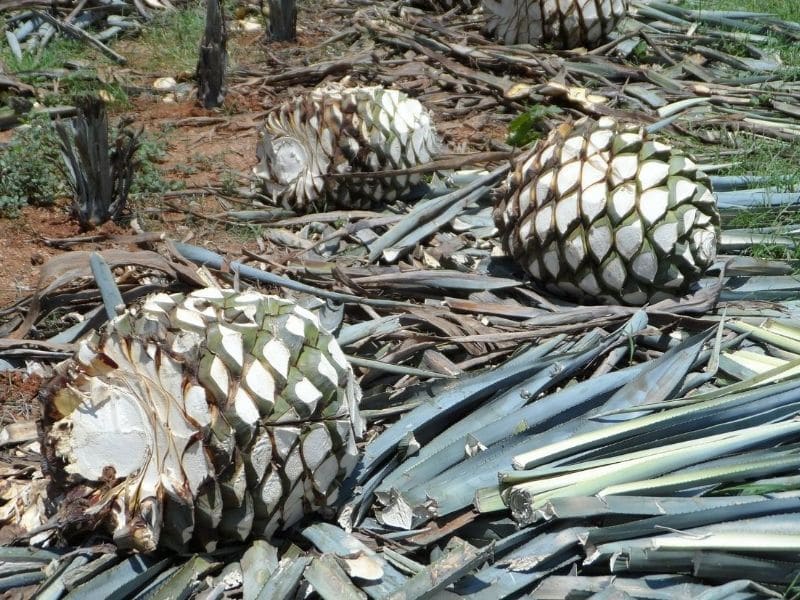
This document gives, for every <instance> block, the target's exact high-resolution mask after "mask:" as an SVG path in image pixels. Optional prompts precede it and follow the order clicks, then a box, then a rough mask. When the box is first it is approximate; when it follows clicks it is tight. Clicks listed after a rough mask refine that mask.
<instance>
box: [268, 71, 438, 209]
mask: <svg viewBox="0 0 800 600" xmlns="http://www.w3.org/2000/svg"><path fill="white" fill-rule="evenodd" d="M439 150H440V142H439V139H438V137H437V135H436V130H435V128H434V126H433V122H432V120H431V117H430V114H429V113H428V111H427V110H426V109H425V107H424V106H422V104H420V103H419V102H418V101H417V100H414V99H412V98H409V97H408V96H406V95H405V94H404V93H403V92H399V91H396V90H387V89H384V88H381V87H361V88H346V87H343V86H341V85H330V86H326V87H322V88H318V89H316V90H314V91H312V92H311V93H309V94H307V95H305V96H299V97H297V98H295V99H294V100H292V101H290V102H287V103H286V104H284V105H283V106H281V107H280V108H279V109H278V110H277V111H275V112H273V113H272V114H270V115H269V117H268V118H267V122H266V124H265V125H264V129H263V131H262V132H261V140H260V141H259V144H258V148H257V152H256V154H257V157H258V160H259V163H258V165H257V166H256V167H255V168H254V169H253V172H254V174H255V176H256V177H257V179H258V181H259V184H260V185H261V187H262V188H263V190H264V192H265V193H266V194H267V195H268V196H270V197H271V198H273V199H274V200H275V201H276V202H279V203H280V204H282V205H283V206H285V207H286V208H291V209H294V210H296V211H298V212H313V211H315V210H324V209H325V208H332V207H337V208H343V209H354V208H369V207H371V206H380V205H381V204H383V203H386V202H391V201H393V200H395V199H398V198H409V197H418V196H420V195H421V193H422V192H423V191H424V186H421V185H420V183H421V181H422V177H421V175H419V174H402V175H392V176H380V177H370V178H352V179H351V178H346V177H334V175H344V174H348V173H369V172H376V171H391V170H401V169H407V168H409V167H415V166H418V165H424V164H425V163H428V162H430V161H431V160H432V158H433V157H434V156H435V155H436V154H437V153H438V152H439Z"/></svg>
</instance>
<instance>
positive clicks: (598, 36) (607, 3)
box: [483, 0, 628, 49]
mask: <svg viewBox="0 0 800 600" xmlns="http://www.w3.org/2000/svg"><path fill="white" fill-rule="evenodd" d="M627 4H628V0H483V7H484V10H485V11H486V13H487V14H488V15H489V21H488V23H487V25H486V27H487V30H488V32H489V33H490V34H491V35H493V36H494V37H496V38H498V39H500V40H501V41H502V42H503V43H505V44H552V45H553V46H555V47H556V48H566V49H569V48H577V47H579V46H586V47H592V46H596V45H597V44H598V43H600V42H602V41H603V40H605V39H606V38H607V37H608V34H609V33H611V32H612V31H613V30H614V28H615V27H616V26H617V23H618V22H619V20H620V19H621V18H622V17H623V16H625V13H626V12H627Z"/></svg>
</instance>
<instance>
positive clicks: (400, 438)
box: [0, 245, 800, 599]
mask: <svg viewBox="0 0 800 600" xmlns="http://www.w3.org/2000/svg"><path fill="white" fill-rule="evenodd" d="M175 249H176V250H178V251H180V252H181V253H182V254H183V255H184V256H187V257H189V258H192V259H193V260H197V261H198V262H204V263H206V264H213V261H210V260H209V259H210V258H212V257H211V256H209V255H208V254H207V253H206V254H204V253H203V252H201V251H199V249H192V248H191V247H188V246H183V245H176V246H175ZM117 258H118V260H119V257H117ZM129 260H131V259H129ZM151 264H152V265H154V266H155V265H156V262H155V261H153V262H152V263H151ZM169 264H170V262H169V261H168V260H164V262H163V264H160V265H158V266H159V267H160V268H161V270H162V272H167V270H168V265H169ZM220 266H221V265H220ZM233 270H234V271H235V272H238V275H239V277H241V278H243V279H246V278H247V277H250V276H253V275H255V274H258V273H260V274H261V276H260V277H261V278H264V279H267V280H269V281H270V282H271V283H272V284H279V285H286V286H287V287H288V288H290V289H291V288H294V289H301V288H303V284H299V283H297V282H291V281H290V280H285V279H283V278H280V277H279V276H275V275H272V274H269V273H266V272H264V271H260V270H257V269H251V270H246V269H244V266H243V265H241V266H239V267H236V266H233ZM207 276H208V274H206V277H207ZM165 283H166V282H165ZM103 287H105V286H101V289H102V288H103ZM307 291H315V290H314V288H310V289H308V290H307ZM316 292H318V293H319V295H323V296H325V295H328V296H329V297H338V298H339V299H342V300H345V301H347V302H349V303H350V304H348V305H347V309H346V311H345V312H346V314H347V319H348V320H349V321H350V323H349V324H348V325H347V326H345V327H343V328H342V329H341V330H340V331H339V333H338V339H339V343H340V345H341V346H342V347H343V348H345V351H348V349H350V351H352V350H353V349H355V348H361V351H362V352H364V350H365V349H367V348H370V347H371V344H372V343H373V342H374V341H376V340H381V339H383V340H384V342H383V343H386V342H389V341H390V340H392V336H393V335H395V334H396V333H397V328H398V324H399V323H400V322H401V321H402V320H405V319H407V318H408V316H410V315H411V314H413V313H411V312H409V313H406V312H405V311H407V310H410V309H409V306H408V305H407V304H406V303H401V302H396V301H392V300H388V299H385V300H376V301H370V300H366V299H364V300H363V301H361V300H360V299H359V298H358V297H355V296H351V295H348V294H343V293H339V292H331V291H328V290H324V289H318V290H316ZM337 294H338V296H337ZM453 301H454V302H455V299H453ZM367 303H371V304H372V306H373V308H372V309H371V310H378V311H381V312H383V313H384V314H383V315H380V314H378V315H375V316H374V318H373V319H372V320H367V321H364V320H363V317H359V316H358V315H359V314H363V313H362V309H363V307H366V306H367ZM359 304H360V306H359ZM113 305H114V304H113V302H112V306H113ZM351 308H352V310H351ZM447 310H450V309H447ZM729 310H730V312H731V314H733V313H734V311H736V312H737V316H736V317H735V318H734V317H730V318H728V319H725V320H720V317H719V316H715V315H714V314H709V315H708V316H706V317H703V318H694V319H685V320H682V321H681V319H680V317H673V318H672V321H671V322H672V323H673V324H676V323H679V322H682V323H683V325H684V328H678V329H675V330H674V334H673V335H667V334H661V333H659V332H658V330H656V329H654V328H652V327H651V326H650V325H649V324H648V318H647V314H646V313H645V312H643V311H638V312H637V311H634V310H631V311H629V312H628V313H627V314H628V315H629V316H630V318H629V319H628V321H627V322H626V323H625V325H624V326H623V327H621V328H618V329H616V330H610V329H609V330H608V331H603V330H602V329H587V330H586V331H587V332H586V333H584V334H582V335H578V336H574V335H566V334H564V333H562V334H553V335H550V336H544V335H541V334H540V335H538V336H537V337H538V341H537V343H536V344H535V345H531V346H527V347H521V348H519V350H518V351H517V352H516V353H515V354H514V355H513V356H511V357H510V358H509V359H507V360H505V361H504V362H503V363H502V364H500V365H499V366H497V367H496V368H494V369H488V370H475V369H472V368H470V367H469V366H468V364H469V359H468V360H467V361H465V362H464V363H463V367H462V371H461V376H460V377H459V378H458V379H456V380H452V381H450V380H444V381H439V382H433V383H430V382H422V381H420V380H419V379H415V377H416V378H419V377H425V372H424V371H422V370H419V369H418V370H416V371H415V370H413V369H412V368H411V366H408V367H405V366H402V365H399V364H398V365H393V367H394V368H396V369H397V370H398V373H397V375H394V376H393V378H392V379H389V380H384V382H383V385H381V384H379V383H378V382H379V381H380V380H376V379H375V376H374V374H371V375H368V377H366V378H362V381H363V382H364V383H365V384H366V385H365V390H368V392H367V393H368V396H367V398H365V401H364V403H363V404H362V408H366V410H364V414H365V415H366V416H367V418H368V420H369V421H370V422H371V423H372V425H373V430H375V431H379V430H380V428H381V427H385V430H384V431H383V433H382V434H380V435H379V436H377V437H376V438H375V439H373V440H372V441H371V442H369V443H368V444H367V445H366V447H365V451H364V455H363V458H362V460H361V462H360V464H359V465H358V466H357V469H356V471H355V474H354V477H353V478H352V480H351V482H350V485H349V486H346V487H345V490H347V489H351V490H352V491H351V492H344V493H343V494H341V495H340V498H339V500H340V509H341V510H340V523H341V525H342V526H343V527H340V526H337V525H333V524H326V523H320V522H317V523H314V524H311V525H308V526H305V527H303V528H300V529H298V530H296V532H297V533H299V536H297V535H296V534H293V533H292V532H291V531H290V532H287V533H285V534H282V536H281V537H280V538H279V539H277V540H275V543H276V544H277V546H272V545H270V544H268V543H266V542H255V543H253V544H247V545H241V544H234V545H231V546H223V547H220V548H218V549H217V551H216V553H214V554H213V555H197V556H195V557H193V558H191V559H190V560H188V561H186V560H185V559H182V558H179V557H177V556H175V555H172V554H164V553H158V552H157V553H154V554H150V555H138V554H134V555H131V556H126V555H121V554H118V553H116V552H113V551H112V549H111V548H110V547H109V546H108V545H102V544H101V545H96V543H95V544H91V543H90V544H88V545H84V546H82V547H80V548H75V549H65V550H59V549H58V548H57V547H53V548H48V549H46V550H44V549H43V550H35V549H31V550H28V549H25V548H4V549H2V550H0V556H2V557H4V560H5V561H6V562H7V563H8V564H9V566H8V569H7V570H6V572H5V575H3V576H1V577H0V587H3V588H5V589H8V588H12V587H13V588H16V587H19V586H26V585H27V586H34V585H39V586H41V587H39V588H38V589H39V592H40V593H41V594H44V596H43V597H49V598H59V597H62V596H64V595H66V597H71V598H80V597H109V596H112V595H121V594H125V595H127V596H128V597H135V598H166V597H176V596H179V597H195V596H196V597H217V598H218V597H230V596H233V595H236V594H241V593H242V592H243V591H244V594H245V597H248V598H251V597H252V598H255V597H261V598H272V597H288V596H290V595H292V594H296V593H304V591H308V590H310V589H313V590H314V591H315V592H316V593H317V594H319V595H320V596H321V597H324V598H342V597H352V598H360V597H364V595H367V596H369V597H371V598H388V597H405V598H418V597H423V596H424V595H425V594H428V593H430V592H431V591H432V590H444V589H450V590H451V591H452V592H453V593H456V594H458V595H460V596H464V597H471V598H487V599H488V598H502V597H507V596H510V595H514V594H518V593H520V592H523V591H525V590H530V589H532V588H534V587H535V588H536V591H535V592H534V597H541V598H556V597H558V598H569V597H585V595H586V594H587V592H592V593H594V592H600V591H601V590H604V589H605V590H608V591H607V593H610V591H612V590H622V591H625V592H626V593H627V594H628V595H629V596H631V597H633V598H654V597H655V598H658V597H662V598H683V597H685V598H694V597H698V596H699V595H700V594H701V593H706V594H708V596H707V597H720V598H768V597H775V595H776V592H775V590H783V589H784V588H785V587H786V586H787V585H789V584H791V582H792V580H793V578H794V576H795V574H796V572H797V571H798V569H800V562H798V560H797V556H798V553H797V551H798V544H797V540H798V539H800V535H798V534H799V533H800V532H797V531H796V528H797V526H796V524H795V522H796V521H797V518H796V517H797V515H796V514H795V513H796V512H800V501H799V500H798V483H800V481H798V478H797V477H796V476H795V475H794V474H795V473H796V472H797V467H798V461H799V460H800V459H798V455H797V452H796V450H797V449H796V444H795V443H793V442H794V440H796V439H797V435H798V433H797V432H798V429H799V428H800V425H798V423H797V422H796V421H795V420H794V414H795V413H796V412H797V408H798V398H800V380H798V379H797V378H796V377H794V375H795V373H796V372H797V370H798V369H800V353H798V350H800V321H797V320H795V319H794V318H793V317H792V315H791V313H789V312H785V313H784V317H785V318H783V319H781V320H775V321H772V322H769V323H766V324H765V323H764V319H763V318H762V317H761V316H760V312H759V311H760V310H763V309H747V308H737V307H735V306H731V307H730V309H729ZM420 314H424V313H420ZM776 314H779V313H776ZM453 316H455V315H453ZM554 316H555V315H554ZM658 317H659V315H658V313H654V314H653V315H652V318H654V319H655V318H658ZM662 317H663V315H662ZM524 327H525V325H524V322H520V323H518V324H517V329H518V330H520V331H524ZM584 327H585V326H584ZM606 327H608V323H607V324H606ZM685 328H688V330H692V329H695V330H697V329H700V330H701V333H698V334H696V335H693V336H689V337H687V335H686V334H685V333H681V332H682V331H686V329H685ZM702 330H706V331H702ZM423 339H425V338H423ZM429 339H430V338H429ZM451 339H456V338H451ZM478 339H480V337H475V338H473V343H475V340H478ZM436 345H437V344H434V346H433V347H436ZM448 345H452V342H450V340H449V339H448V338H447V337H443V338H442V339H441V340H440V341H439V343H438V346H439V347H441V348H442V349H444V348H445V347H446V346H448ZM390 348H392V350H393V351H394V352H395V353H396V356H401V355H402V353H403V352H404V347H403V345H402V344H401V345H400V346H391V345H390ZM430 348H431V345H430V343H428V344H427V345H422V344H412V345H411V346H408V345H406V346H405V352H408V353H410V355H411V356H415V357H416V358H417V359H418V360H420V362H419V363H418V364H420V365H424V364H425V363H424V362H423V361H422V359H423V356H424V350H425V349H430ZM500 356H503V353H501V354H500ZM355 364H359V363H358V362H357V361H356V362H355ZM477 364H479V365H480V364H482V363H480V362H478V363H477ZM369 366H370V368H388V367H389V366H386V367H383V366H381V365H380V364H375V361H372V363H370V364H369ZM432 374H433V373H428V375H429V376H430V375H432ZM396 378H400V379H401V380H402V379H403V378H405V381H406V383H405V384H403V385H400V386H397V388H396V389H395V390H392V388H391V387H387V386H386V384H387V383H390V382H392V381H394V382H395V383H397V382H398V380H397V379H396ZM369 381H372V382H374V384H370V383H368V382H369ZM415 381H417V382H416V383H415ZM387 390H388V393H387ZM398 413H405V414H404V415H403V416H402V417H401V418H400V419H399V420H398V421H397V422H393V420H394V416H393V415H396V414H398ZM376 427H377V428H376ZM23 456H27V455H25V454H22V455H20V458H16V457H14V455H8V460H9V461H10V462H11V464H14V463H15V461H17V462H19V461H21V460H23V459H22V457H23ZM24 460H26V461H27V460H29V459H27V458H25V459H24ZM28 464H29V463H28ZM26 468H27V469H28V470H27V471H26V470H25V469H26ZM14 473H16V474H15V475H14V476H13V478H11V479H7V481H8V482H9V484H10V482H12V481H13V482H14V485H13V486H10V487H9V492H8V494H5V495H4V496H3V497H4V499H5V501H6V504H5V506H4V516H5V518H6V519H8V520H10V521H13V517H14V514H15V511H14V508H15V507H19V506H20V504H19V503H20V502H24V501H25V497H24V496H21V495H20V493H19V489H20V488H19V485H20V481H21V480H24V479H25V478H26V473H27V476H28V477H29V476H30V473H31V471H30V467H29V466H27V467H25V466H23V464H20V467H19V468H17V469H16V470H15V471H14ZM498 475H499V478H498ZM353 484H356V485H355V487H353ZM376 501H377V502H376ZM75 516H78V515H77V514H76V515H75ZM509 516H510V517H512V518H509ZM8 522H9V521H7V523H8ZM349 529H352V533H348V532H347V530H349ZM4 533H5V534H6V535H7V536H9V535H11V536H15V535H20V534H21V533H22V531H21V530H18V529H16V530H15V529H13V528H9V527H6V528H5V530H4ZM30 533H36V532H35V531H34V532H30ZM44 533H47V530H46V529H45V530H43V531H42V532H41V533H38V534H36V539H44V538H45V537H50V536H49V535H48V536H45V535H42V534H44ZM754 533H757V534H758V535H757V536H755V535H754ZM756 537H757V539H756ZM100 539H102V538H100ZM95 541H100V540H98V539H96V540H95ZM571 568H576V569H577V575H576V574H574V573H573V574H572V575H569V573H570V569H571ZM554 573H555V575H553V574H554ZM611 574H613V575H618V574H619V575H621V577H617V578H614V579H609V578H608V575H611ZM648 574H656V575H655V576H650V575H648ZM715 586H717V587H715ZM653 588H657V589H658V593H659V594H661V595H660V596H659V595H653V594H654V592H653ZM28 589H29V590H30V591H32V590H33V589H34V588H32V587H31V588H28Z"/></svg>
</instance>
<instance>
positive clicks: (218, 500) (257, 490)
mask: <svg viewBox="0 0 800 600" xmlns="http://www.w3.org/2000/svg"><path fill="white" fill-rule="evenodd" d="M43 397H44V415H45V416H44V418H43V438H42V451H43V454H44V461H45V467H46V472H47V474H48V475H49V476H50V478H51V480H52V486H51V488H52V489H51V500H53V501H54V503H55V504H56V505H57V506H59V513H60V515H61V516H62V517H64V516H68V519H69V520H71V521H73V522H74V521H75V519H77V522H76V523H77V524H75V525H74V528H75V529H78V530H79V531H81V530H82V531H88V530H93V529H95V528H97V527H105V528H106V529H108V530H109V531H110V532H111V533H112V534H113V536H114V540H115V542H116V543H117V544H118V545H119V546H121V547H127V548H135V549H137V550H139V551H152V550H154V549H155V548H157V547H168V548H171V549H175V550H185V549H192V548H199V549H205V550H211V549H213V548H214V547H215V546H216V545H217V543H220V544H222V543H225V542H239V541H242V540H244V539H246V538H247V537H248V536H250V535H251V534H254V535H259V536H267V537H268V536H270V535H272V534H273V533H274V532H275V531H277V530H279V529H282V528H285V527H288V526H290V525H292V524H293V523H295V522H297V521H298V520H299V519H300V518H301V517H302V516H303V515H304V514H306V513H309V512H312V511H316V510H320V509H325V508H326V507H329V506H330V505H331V504H332V503H333V502H334V500H335V499H336V497H337V493H338V489H339V485H340V483H341V481H342V480H343V478H344V477H346V476H347V474H348V473H349V472H350V471H351V469H352V467H353V466H354V464H355V462H356V458H357V452H356V438H357V437H358V436H360V434H361V428H362V425H361V420H360V417H359V414H358V402H359V399H360V390H359V388H358V386H357V384H356V382H355V379H354V376H353V372H352V369H351V368H350V366H349V365H348V363H347V361H346V359H345V356H344V354H343V353H342V351H341V349H340V348H339V346H338V344H337V342H336V340H335V338H334V337H333V336H332V335H331V334H329V333H328V332H326V331H324V330H323V329H321V327H320V324H319V321H318V319H317V317H316V315H314V314H313V313H311V312H309V311H307V310H306V309H304V308H302V307H300V306H297V305H296V304H294V303H293V302H290V301H288V300H283V299H280V298H277V297H274V296H265V295H263V294H260V293H257V292H244V293H234V292H233V291H231V290H219V289H215V288H207V289H202V290H198V291H195V292H192V293H191V294H188V295H186V296H184V295H181V294H174V295H166V294H156V295H154V296H150V297H148V298H147V299H146V300H145V301H144V303H143V304H142V305H141V306H140V307H138V308H135V309H131V310H129V311H127V312H126V313H124V314H123V315H121V316H120V317H118V318H116V319H114V320H113V321H112V322H111V323H110V324H109V325H108V326H107V327H106V328H105V330H104V331H103V332H101V333H98V334H95V335H93V336H92V337H91V338H90V339H88V340H86V341H84V342H82V343H81V344H80V347H79V350H78V352H77V353H76V356H75V358H74V359H72V360H69V361H67V362H65V363H62V364H61V365H60V366H59V367H58V372H57V375H56V376H55V377H54V379H53V381H52V382H51V383H50V384H49V386H48V388H47V389H46V391H45V392H43ZM65 520H66V519H65Z"/></svg>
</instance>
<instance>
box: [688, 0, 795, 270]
mask: <svg viewBox="0 0 800 600" xmlns="http://www.w3.org/2000/svg"><path fill="white" fill-rule="evenodd" d="M682 4H683V5H684V6H687V7H690V8H694V9H699V10H709V11H712V10H713V11H745V12H754V13H770V14H774V15H775V16H776V17H778V18H780V19H783V20H785V21H791V22H800V0H684V1H683V2H682ZM703 28H704V26H700V27H699V31H702V30H703ZM754 45H756V46H758V47H759V48H760V49H763V50H766V51H768V52H770V53H772V54H777V55H778V56H779V57H780V59H781V60H782V62H783V64H784V65H785V67H784V69H783V72H782V77H783V78H784V79H786V80H788V81H792V80H795V81H796V80H799V79H800V43H798V42H797V41H792V40H790V39H787V38H784V37H780V36H777V35H773V36H770V39H769V41H768V42H767V43H766V44H764V43H761V42H759V43H758V44H754ZM724 50H725V51H726V52H729V53H730V54H733V55H741V56H748V55H749V53H748V51H747V48H746V47H745V45H744V44H742V43H739V42H730V43H728V44H726V46H725V48H724ZM770 100H771V98H770V94H769V93H765V94H764V95H763V96H762V97H754V99H753V102H754V106H757V105H759V103H766V104H767V105H768V104H769V102H770ZM726 138H727V140H726V142H725V143H724V144H707V145H702V144H700V143H698V142H696V141H694V140H687V139H681V140H678V141H677V142H676V143H679V144H681V145H682V146H683V147H686V148H687V149H689V150H690V151H692V152H693V153H694V154H695V155H696V156H697V158H698V159H699V160H700V161H701V162H703V163H706V164H710V163H714V164H720V163H732V164H731V166H730V167H727V168H725V169H723V170H721V171H718V172H717V173H716V174H719V175H759V176H762V177H767V178H768V182H767V185H772V186H775V187H776V188H777V189H778V190H781V191H783V190H788V189H792V188H794V189H797V188H798V187H800V144H797V143H792V142H783V141H776V140H770V139H766V138H763V137H759V136H755V135H752V134H750V133H747V132H739V133H737V134H735V135H734V136H726ZM797 223H800V212H798V211H795V210H786V209H772V208H764V209H754V210H747V211H740V212H738V213H737V214H736V215H735V216H734V217H733V218H732V219H730V221H729V222H728V223H726V225H729V226H731V227H741V228H747V227H774V226H781V225H795V224H797ZM746 253H747V254H750V255H752V256H755V257H760V258H776V259H799V258H800V250H791V249H786V248H783V247H781V246H775V245H770V244H757V245H754V246H753V247H752V248H750V249H748V251H747V252H746Z"/></svg>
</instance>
